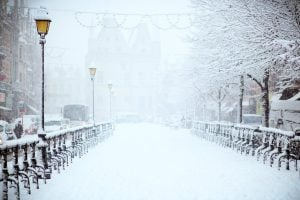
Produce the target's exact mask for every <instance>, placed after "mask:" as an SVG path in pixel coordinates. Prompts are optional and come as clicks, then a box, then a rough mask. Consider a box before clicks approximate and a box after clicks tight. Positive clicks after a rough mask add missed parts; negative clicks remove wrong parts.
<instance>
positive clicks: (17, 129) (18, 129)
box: [14, 121, 23, 139]
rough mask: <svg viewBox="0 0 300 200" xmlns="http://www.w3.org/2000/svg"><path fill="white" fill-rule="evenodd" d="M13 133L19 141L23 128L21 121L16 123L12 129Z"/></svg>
mask: <svg viewBox="0 0 300 200" xmlns="http://www.w3.org/2000/svg"><path fill="white" fill-rule="evenodd" d="M14 133H15V135H16V137H17V138H18V139H19V138H21V137H22V134H23V126H22V123H21V121H18V124H17V125H16V127H15V129H14Z"/></svg>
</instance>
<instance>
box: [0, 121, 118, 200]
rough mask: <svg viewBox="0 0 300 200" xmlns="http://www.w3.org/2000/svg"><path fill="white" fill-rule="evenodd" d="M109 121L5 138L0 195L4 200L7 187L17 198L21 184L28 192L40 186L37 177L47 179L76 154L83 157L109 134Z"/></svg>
mask: <svg viewBox="0 0 300 200" xmlns="http://www.w3.org/2000/svg"><path fill="white" fill-rule="evenodd" d="M112 130H113V126H112V124H111V123H110V122H105V123H98V124H95V126H93V125H86V126H80V127H75V128H70V129H66V130H61V131H56V132H51V133H47V134H46V135H44V136H42V137H40V138H38V137H37V135H33V136H32V137H24V138H21V139H18V140H13V141H7V142H6V143H5V144H3V145H0V161H1V166H2V175H1V179H0V181H1V182H2V199H3V200H7V199H8V198H9V199H11V197H9V195H8V194H9V190H14V191H13V195H14V198H15V199H18V200H19V199H20V188H21V185H23V187H24V188H25V189H26V190H27V193H28V194H31V191H32V187H33V186H34V187H35V188H36V189H39V187H40V184H39V182H40V181H43V182H44V183H46V180H47V179H50V178H51V174H52V173H53V171H57V173H60V172H61V170H64V169H65V167H66V166H69V165H70V164H71V163H72V162H73V160H74V158H75V157H79V158H80V157H82V156H83V155H84V154H86V153H88V151H89V148H91V147H93V146H95V145H97V144H98V143H99V142H101V141H103V140H104V139H105V138H107V137H108V136H110V135H111V134H112Z"/></svg>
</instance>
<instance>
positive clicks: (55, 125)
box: [44, 115, 63, 132]
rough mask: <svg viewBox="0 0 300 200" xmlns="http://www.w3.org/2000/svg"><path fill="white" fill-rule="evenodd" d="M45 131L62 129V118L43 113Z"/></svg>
mask: <svg viewBox="0 0 300 200" xmlns="http://www.w3.org/2000/svg"><path fill="white" fill-rule="evenodd" d="M44 123H45V124H44V125H45V131H46V132H52V131H59V130H62V129H63V118H62V117H60V116H59V115H45V122H44Z"/></svg>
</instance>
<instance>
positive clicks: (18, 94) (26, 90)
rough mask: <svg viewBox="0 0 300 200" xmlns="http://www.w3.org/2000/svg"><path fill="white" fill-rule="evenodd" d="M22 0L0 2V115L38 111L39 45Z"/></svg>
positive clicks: (13, 116) (19, 114)
mask: <svg viewBox="0 0 300 200" xmlns="http://www.w3.org/2000/svg"><path fill="white" fill-rule="evenodd" d="M25 7H26V5H25V2H24V0H1V1H0V118H1V119H4V120H7V121H11V120H13V119H15V118H17V117H20V116H21V115H23V114H38V110H39V105H40V93H41V91H40V90H41V89H40V88H41V87H40V82H41V81H40V77H41V76H40V74H41V68H40V64H39V63H40V57H41V56H40V47H39V46H38V40H37V38H38V36H37V33H36V29H35V24H34V20H33V17H32V15H31V10H30V9H28V8H25Z"/></svg>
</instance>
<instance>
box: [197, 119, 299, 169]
mask: <svg viewBox="0 0 300 200" xmlns="http://www.w3.org/2000/svg"><path fill="white" fill-rule="evenodd" d="M192 131H193V133H195V134H196V135H198V136H200V137H202V138H204V139H206V140H209V141H212V142H216V143H217V144H219V145H221V146H223V147H228V148H232V149H233V150H236V151H237V152H239V153H241V154H243V153H244V154H245V155H252V156H256V159H257V161H259V160H260V159H262V160H263V163H267V162H268V163H269V165H270V166H271V167H272V166H273V165H274V164H275V162H276V161H277V167H278V169H279V170H280V169H281V167H282V164H283V163H285V168H286V169H287V170H289V169H290V166H291V164H292V163H293V164H294V168H295V170H298V166H297V162H298V160H300V132H299V131H296V132H291V131H283V130H280V129H275V128H266V127H253V126H247V125H241V124H235V125H234V124H227V123H218V122H202V121H196V122H193V128H192Z"/></svg>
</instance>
